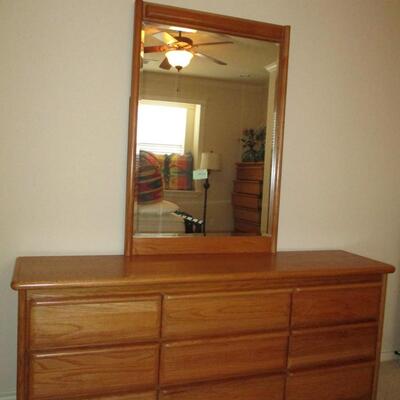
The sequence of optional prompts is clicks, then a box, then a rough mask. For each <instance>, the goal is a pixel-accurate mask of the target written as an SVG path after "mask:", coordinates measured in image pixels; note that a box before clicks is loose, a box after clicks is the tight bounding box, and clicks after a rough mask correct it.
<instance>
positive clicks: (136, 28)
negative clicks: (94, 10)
mask: <svg viewBox="0 0 400 400" xmlns="http://www.w3.org/2000/svg"><path fill="white" fill-rule="evenodd" d="M134 18H135V19H134V23H133V48H132V79H131V97H130V99H129V126H128V155H127V170H126V194H125V250H124V254H125V256H130V255H131V254H132V235H133V233H134V224H133V215H134V212H133V207H134V205H135V190H136V185H135V165H136V130H137V115H138V103H139V80H140V79H139V76H140V66H141V63H142V61H141V58H140V50H141V45H142V43H141V37H142V35H141V32H142V22H143V1H142V0H135V17H134Z"/></svg>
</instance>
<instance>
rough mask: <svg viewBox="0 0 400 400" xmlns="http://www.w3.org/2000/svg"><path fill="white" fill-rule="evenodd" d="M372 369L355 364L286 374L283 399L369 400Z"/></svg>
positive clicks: (368, 365)
mask: <svg viewBox="0 0 400 400" xmlns="http://www.w3.org/2000/svg"><path fill="white" fill-rule="evenodd" d="M373 371H374V367H373V365H371V364H357V365H352V366H342V367H338V368H326V369H318V370H312V371H307V372H301V373H300V372H299V373H295V374H290V375H289V377H288V381H287V385H286V400H322V399H323V400H370V399H371V387H372V379H373Z"/></svg>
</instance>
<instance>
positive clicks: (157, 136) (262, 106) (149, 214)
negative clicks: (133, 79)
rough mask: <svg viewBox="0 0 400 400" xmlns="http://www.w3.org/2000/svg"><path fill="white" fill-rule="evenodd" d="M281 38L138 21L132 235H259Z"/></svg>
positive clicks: (264, 217)
mask: <svg viewBox="0 0 400 400" xmlns="http://www.w3.org/2000/svg"><path fill="white" fill-rule="evenodd" d="M278 60H279V45H277V44H275V43H272V42H267V41H262V40H256V39H248V38H243V37H238V36H231V35H225V34H218V33H213V32H206V31H198V30H197V31H196V30H190V29H183V28H179V27H169V26H165V25H157V24H149V23H146V24H145V25H144V26H143V31H142V68H141V73H140V85H139V105H138V121H137V138H136V153H137V155H136V160H137V162H136V199H135V208H134V210H135V212H134V228H135V235H136V236H138V235H140V236H149V237H158V236H175V235H185V236H187V235H192V236H193V235H198V236H203V235H207V236H214V235H222V236H231V235H267V234H269V233H270V227H269V221H268V216H269V210H268V205H269V190H270V177H271V162H272V146H273V143H274V134H275V116H276V96H275V94H276V81H277V73H278Z"/></svg>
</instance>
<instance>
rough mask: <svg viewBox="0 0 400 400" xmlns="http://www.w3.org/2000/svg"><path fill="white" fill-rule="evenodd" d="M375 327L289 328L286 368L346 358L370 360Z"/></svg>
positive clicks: (373, 346) (374, 342) (373, 354)
mask: <svg viewBox="0 0 400 400" xmlns="http://www.w3.org/2000/svg"><path fill="white" fill-rule="evenodd" d="M376 341H377V326H376V325H373V326H371V324H370V325H366V326H353V325H348V326H342V327H334V328H332V327H329V328H319V329H313V330H309V331H293V332H292V335H291V337H290V346H289V361H288V367H289V368H291V369H295V368H303V367H310V366H317V365H323V364H329V363H340V362H347V361H360V360H373V359H374V358H375V348H376Z"/></svg>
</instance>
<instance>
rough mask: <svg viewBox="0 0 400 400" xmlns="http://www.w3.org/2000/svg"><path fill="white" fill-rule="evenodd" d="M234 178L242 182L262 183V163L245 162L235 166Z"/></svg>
mask: <svg viewBox="0 0 400 400" xmlns="http://www.w3.org/2000/svg"><path fill="white" fill-rule="evenodd" d="M236 177H237V179H240V180H244V181H247V180H249V181H262V180H263V178H264V163H263V162H254V163H253V162H246V163H237V164H236Z"/></svg>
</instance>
